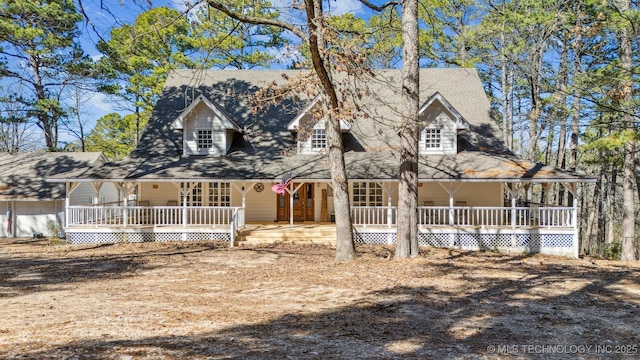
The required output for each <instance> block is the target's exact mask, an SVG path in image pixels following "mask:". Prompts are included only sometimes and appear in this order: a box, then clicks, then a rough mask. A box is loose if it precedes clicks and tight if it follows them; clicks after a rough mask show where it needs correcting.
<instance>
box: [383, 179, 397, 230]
mask: <svg viewBox="0 0 640 360" xmlns="http://www.w3.org/2000/svg"><path fill="white" fill-rule="evenodd" d="M392 186H393V184H392V183H385V186H381V187H382V189H384V191H385V192H386V193H387V227H389V228H390V227H392V225H393V209H392V206H391V195H392V194H393V193H394V191H393V189H392Z"/></svg>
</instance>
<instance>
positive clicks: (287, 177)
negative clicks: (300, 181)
mask: <svg viewBox="0 0 640 360" xmlns="http://www.w3.org/2000/svg"><path fill="white" fill-rule="evenodd" d="M290 183H291V171H289V172H288V173H286V174H284V175H283V176H282V182H281V183H280V184H275V185H273V186H271V191H273V192H274V193H276V194H278V195H284V193H285V192H286V191H287V190H286V189H287V186H289V184H290Z"/></svg>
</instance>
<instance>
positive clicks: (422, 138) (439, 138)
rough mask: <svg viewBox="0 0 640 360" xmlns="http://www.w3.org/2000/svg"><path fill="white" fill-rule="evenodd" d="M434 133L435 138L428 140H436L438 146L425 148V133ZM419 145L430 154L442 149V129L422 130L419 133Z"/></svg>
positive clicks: (429, 128) (430, 128)
mask: <svg viewBox="0 0 640 360" xmlns="http://www.w3.org/2000/svg"><path fill="white" fill-rule="evenodd" d="M431 132H434V133H435V134H437V137H431V138H430V140H434V141H435V140H437V141H438V146H437V147H436V146H431V147H427V133H431ZM420 144H421V145H422V148H423V149H424V151H427V152H430V151H441V150H442V149H443V148H444V147H443V137H442V128H440V127H426V128H424V129H422V131H421V133H420Z"/></svg>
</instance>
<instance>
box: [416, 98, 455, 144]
mask: <svg viewBox="0 0 640 360" xmlns="http://www.w3.org/2000/svg"><path fill="white" fill-rule="evenodd" d="M420 121H421V122H422V123H423V124H424V126H423V127H422V128H421V129H420V147H419V152H420V153H421V154H455V153H456V152H457V130H456V123H455V120H454V117H453V114H451V113H450V112H449V111H448V110H447V109H446V108H445V107H444V106H442V105H441V104H439V103H436V104H434V105H433V106H430V107H429V109H428V110H427V111H426V112H425V113H424V114H422V116H421V118H420ZM425 128H440V129H441V136H442V147H441V148H440V149H437V150H436V149H426V148H425V141H424V131H423V130H424V129H425Z"/></svg>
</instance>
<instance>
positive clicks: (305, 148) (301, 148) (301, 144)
mask: <svg viewBox="0 0 640 360" xmlns="http://www.w3.org/2000/svg"><path fill="white" fill-rule="evenodd" d="M313 129H314V130H315V129H324V121H320V122H319V123H317V124H316V125H315V126H314V127H313ZM312 135H313V130H310V133H309V134H304V135H302V136H307V139H306V140H305V141H298V154H317V153H318V150H311V136H312ZM298 136H301V134H300V133H298Z"/></svg>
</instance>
